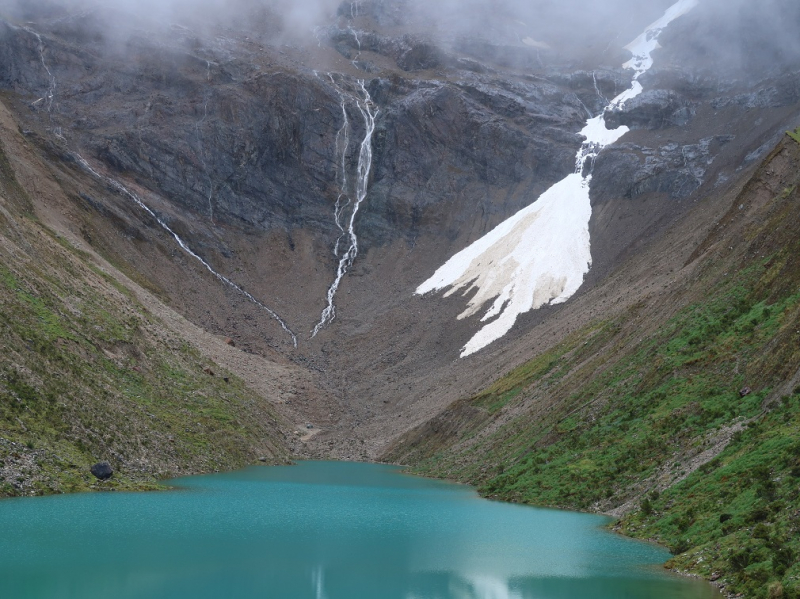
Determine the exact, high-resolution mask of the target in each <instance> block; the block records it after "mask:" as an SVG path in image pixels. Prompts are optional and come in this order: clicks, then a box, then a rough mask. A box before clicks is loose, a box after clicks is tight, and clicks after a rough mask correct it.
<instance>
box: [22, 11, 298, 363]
mask: <svg viewBox="0 0 800 599" xmlns="http://www.w3.org/2000/svg"><path fill="white" fill-rule="evenodd" d="M24 30H25V31H27V32H28V33H30V34H31V35H33V36H35V37H36V39H37V40H38V42H39V57H40V59H41V62H42V67H43V68H44V70H45V71H46V72H47V75H48V77H49V79H50V87H49V89H48V92H47V94H46V95H45V96H44V97H43V98H40V99H39V100H37V101H36V102H34V104H37V103H39V102H42V101H45V100H46V106H47V112H48V113H51V111H52V107H53V101H54V98H55V92H56V78H55V76H54V75H53V73H52V71H51V70H50V68H49V67H48V66H47V62H46V61H45V59H44V51H45V47H44V41H43V40H42V36H41V35H40V34H39V33H37V32H36V31H34V30H33V29H30V28H29V27H25V28H24ZM207 76H208V77H209V78H210V76H211V63H210V62H209V63H208V73H207ZM207 106H208V102H206V107H207ZM202 120H205V115H204V116H203V119H202ZM51 122H52V114H51ZM201 123H202V121H201ZM198 127H199V124H198ZM53 134H54V135H55V136H56V137H57V138H59V139H60V140H61V141H63V142H65V143H66V139H65V138H64V136H63V135H62V133H61V129H60V128H54V129H53ZM70 153H71V154H72V155H73V156H74V158H75V159H76V160H77V162H78V163H79V164H80V165H81V166H82V167H83V168H84V169H86V171H87V172H89V173H90V174H91V175H92V176H94V177H95V178H96V179H99V180H100V181H104V182H105V183H107V184H108V185H110V186H111V187H112V188H114V189H115V190H117V191H118V192H119V193H121V194H123V195H124V196H127V197H128V198H130V199H131V200H133V201H134V202H135V203H136V204H137V205H138V206H139V207H140V208H141V209H142V210H144V211H145V212H147V213H148V214H149V215H150V216H152V217H153V218H154V219H155V221H156V222H157V223H158V224H159V226H160V227H161V228H162V229H164V230H165V231H166V232H167V233H169V235H170V236H171V237H172V238H173V239H174V240H175V242H176V243H177V244H178V245H179V246H180V248H181V249H182V250H183V251H184V252H186V253H187V254H189V256H191V257H192V258H194V259H195V260H197V261H198V262H200V264H202V265H203V267H205V269H206V270H208V271H209V272H210V273H211V274H212V275H214V277H215V278H216V279H217V280H219V281H220V282H222V283H224V284H225V285H227V286H228V287H230V288H232V289H234V290H235V291H236V292H237V293H239V294H241V295H243V296H244V297H245V298H247V299H248V300H249V301H250V302H252V303H254V304H255V305H256V306H258V307H259V308H261V309H262V310H264V311H265V312H266V313H267V314H269V315H270V317H272V318H273V319H274V320H275V321H277V322H278V324H280V326H281V328H282V329H283V330H284V331H285V332H286V333H287V334H288V335H289V336H290V337H291V339H292V344H293V345H294V347H297V336H296V335H295V334H294V333H293V332H292V330H291V329H290V328H289V327H288V325H287V324H286V322H285V321H284V320H283V319H282V318H281V317H280V316H278V314H277V313H276V312H274V311H273V310H271V309H270V308H268V307H267V306H266V305H264V304H263V303H261V302H260V301H258V300H257V299H256V298H255V297H254V296H253V295H252V294H250V293H249V292H247V291H246V290H244V289H243V288H242V287H240V286H239V285H237V284H236V283H234V282H233V281H231V280H230V279H228V278H227V277H225V276H224V275H222V274H220V273H219V272H217V271H216V270H214V269H213V268H212V267H211V265H210V264H209V263H208V262H206V261H205V260H203V258H202V257H200V255H198V254H197V253H195V252H194V251H193V250H192V249H191V247H189V245H188V244H187V243H186V242H185V241H184V240H183V239H182V238H181V237H180V236H179V235H178V234H177V233H175V231H173V230H172V228H171V227H170V226H169V225H167V224H166V223H165V222H164V221H163V220H162V219H161V218H159V217H158V216H157V215H156V213H155V212H153V210H151V209H150V207H149V206H147V204H145V203H144V201H143V200H142V199H141V198H139V196H137V195H136V194H135V193H133V192H132V191H131V190H129V189H128V188H127V187H125V186H124V185H123V184H122V183H120V182H119V181H116V180H114V179H112V178H110V177H106V176H105V175H102V174H100V173H99V172H98V171H97V170H95V169H94V168H92V166H91V165H90V164H89V163H88V162H87V161H86V159H85V158H84V157H83V156H81V155H80V154H78V153H76V152H70Z"/></svg>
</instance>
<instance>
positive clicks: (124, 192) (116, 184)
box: [74, 154, 297, 347]
mask: <svg viewBox="0 0 800 599" xmlns="http://www.w3.org/2000/svg"><path fill="white" fill-rule="evenodd" d="M74 156H75V158H76V159H77V161H78V163H79V164H80V165H81V166H82V167H83V168H84V169H86V170H87V171H88V172H89V173H91V174H92V175H93V176H94V177H95V178H96V179H99V180H100V181H104V182H105V183H107V184H108V185H110V186H111V187H112V188H114V189H116V190H117V191H118V192H119V193H121V194H122V195H124V196H127V197H128V198H130V199H131V200H133V201H134V203H136V205H137V206H139V208H141V209H142V210H144V211H145V212H146V213H147V214H149V215H150V216H151V217H153V218H154V219H155V221H156V222H157V223H158V225H159V226H160V227H161V228H162V229H164V231H166V232H167V233H169V235H170V236H171V237H172V238H173V239H174V240H175V242H176V243H177V244H178V245H179V246H180V248H181V249H182V250H183V251H184V252H186V253H187V254H189V256H191V257H192V258H194V259H195V260H197V261H198V262H199V263H200V264H202V265H203V266H204V267H205V269H206V270H207V271H208V272H210V273H211V274H212V275H214V277H215V278H216V279H217V280H218V281H220V282H222V283H224V284H225V285H227V286H228V287H230V288H231V289H234V290H235V291H236V292H237V293H239V294H241V295H243V296H244V297H245V298H247V299H248V300H249V301H250V302H252V303H254V304H255V305H256V306H258V307H259V308H261V309H262V310H264V311H265V312H266V313H267V314H269V315H270V316H271V317H272V318H273V319H274V320H275V321H276V322H277V323H278V324H279V325H281V328H282V329H283V330H284V331H285V332H286V333H287V334H288V335H289V336H290V337H291V338H292V344H293V345H294V347H297V336H296V335H295V334H294V333H293V332H292V330H291V329H290V328H289V327H288V325H287V324H286V322H285V321H284V320H283V319H282V318H281V317H280V316H278V314H277V313H276V312H274V311H273V310H271V309H270V308H268V307H267V306H265V305H264V304H263V303H261V302H260V301H258V300H257V299H256V298H255V297H254V296H253V295H251V294H250V293H249V292H247V291H246V290H245V289H243V288H242V287H240V286H239V285H237V284H236V283H234V282H233V281H231V280H230V279H228V278H227V277H226V276H224V275H222V274H220V273H218V272H217V271H216V270H214V268H212V267H211V265H210V264H209V263H208V262H206V261H205V260H203V258H202V257H200V255H199V254H197V253H195V252H194V251H193V250H192V248H191V247H189V245H188V244H187V243H186V242H185V241H184V240H183V239H182V238H181V237H180V236H179V235H178V234H177V233H176V232H175V231H174V230H172V228H171V227H170V226H169V225H168V224H167V223H165V222H164V221H163V220H162V219H161V218H159V216H158V215H156V213H155V212H154V211H153V210H152V209H151V208H150V207H149V206H148V205H147V204H145V203H144V201H143V200H142V199H141V198H140V197H139V196H137V195H136V194H135V193H133V192H132V191H131V190H130V189H128V188H127V187H125V186H124V185H123V184H122V183H120V182H119V181H116V180H114V179H112V178H111V177H106V176H105V175H101V174H100V173H99V172H98V171H96V170H95V169H94V168H92V166H91V165H90V164H89V163H88V162H87V161H86V159H85V158H84V157H83V156H81V155H80V154H75V155H74Z"/></svg>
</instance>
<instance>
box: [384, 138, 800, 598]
mask: <svg viewBox="0 0 800 599" xmlns="http://www.w3.org/2000/svg"><path fill="white" fill-rule="evenodd" d="M798 185H800V146H798V145H797V144H795V143H794V142H792V141H790V140H789V139H788V138H786V140H785V141H784V142H783V143H782V144H781V145H780V146H779V147H778V148H777V149H776V151H775V152H773V154H772V155H771V156H770V157H769V158H768V159H767V161H766V162H765V163H764V165H762V167H761V168H760V170H759V171H758V172H757V173H756V175H755V176H754V177H753V179H752V180H751V181H750V182H749V183H748V184H747V185H745V186H744V188H743V190H742V191H741V193H740V195H739V197H737V198H736V199H735V201H734V202H733V204H732V207H731V209H730V212H728V214H726V215H725V216H724V217H723V218H722V219H721V220H720V222H719V224H718V226H717V227H716V228H715V229H714V230H713V231H712V232H711V233H710V235H709V237H708V238H707V239H706V241H705V242H704V243H703V244H702V245H701V246H700V247H698V248H697V250H696V251H695V254H694V258H695V260H693V262H694V264H692V265H691V274H690V275H687V277H686V279H685V281H684V282H683V283H682V284H680V285H675V288H674V289H670V290H667V291H665V292H664V294H663V295H664V296H663V297H662V298H658V299H657V300H656V301H650V302H647V301H641V302H639V303H637V304H635V305H632V306H630V307H629V308H628V309H627V310H626V311H624V312H623V313H622V314H620V315H618V316H616V317H614V318H610V319H607V320H599V321H597V322H594V323H592V324H591V325H589V326H587V327H585V328H584V329H583V330H581V331H579V332H577V333H574V334H572V335H571V336H569V337H568V338H566V339H564V340H563V341H562V342H561V343H559V344H558V345H556V346H555V347H553V348H552V349H551V350H549V351H548V352H546V353H544V354H542V355H539V356H537V357H535V358H534V359H533V360H531V361H530V362H528V363H526V364H523V365H521V366H520V367H518V368H516V369H514V370H512V371H511V372H508V373H507V374H505V375H504V376H502V377H501V378H500V379H498V380H497V381H496V382H494V383H493V384H492V385H491V386H490V387H488V388H487V389H486V390H485V391H483V392H482V393H480V394H478V395H477V396H475V397H469V398H464V399H463V400H461V401H459V402H456V403H455V404H454V405H452V406H450V408H448V410H447V411H446V412H445V413H443V414H442V415H440V416H439V417H437V418H435V419H434V420H433V421H431V422H429V423H427V424H425V425H423V426H422V427H420V428H419V429H417V430H415V431H412V432H411V433H409V434H407V435H406V436H405V437H404V438H402V439H401V440H400V442H399V443H398V444H397V445H396V446H395V447H394V448H393V450H392V451H391V452H390V454H388V455H387V458H388V459H390V460H394V461H399V462H403V463H407V464H412V465H413V470H414V471H416V472H420V473H424V474H429V475H436V476H444V477H449V478H456V479H460V480H465V481H468V482H471V483H473V484H476V485H478V486H479V488H480V491H481V492H482V493H483V494H485V495H489V496H493V497H497V498H501V499H504V500H510V501H518V502H524V503H530V504H535V505H546V506H557V507H566V508H572V509H581V510H593V511H612V510H618V513H625V514H627V515H626V516H625V517H624V518H623V519H622V520H621V521H620V522H619V523H618V526H619V527H620V528H621V529H622V530H623V531H625V532H626V533H627V534H631V535H634V536H639V537H643V538H654V539H658V540H659V541H660V542H662V543H664V544H666V545H667V546H668V547H670V549H671V550H672V551H673V552H674V553H675V554H677V557H676V558H675V559H674V560H673V562H672V564H671V565H673V566H674V567H675V568H679V569H684V570H689V571H692V572H695V573H698V574H701V575H704V576H707V577H709V578H712V577H713V578H715V579H720V580H721V582H723V583H724V584H726V585H727V586H728V588H729V589H731V590H736V591H744V592H746V593H748V595H750V596H754V597H761V596H767V595H766V593H767V592H768V589H769V588H770V585H773V587H772V589H773V591H772V592H773V593H777V592H778V589H779V587H780V588H781V589H782V591H781V592H782V593H783V595H775V596H784V597H794V596H800V582H798V577H800V566H798V562H797V559H798V557H800V529H799V528H798V526H799V525H800V523H799V522H798V514H800V502H799V501H798V484H800V461H798V460H800V374H799V373H800V193H798ZM745 207H747V209H745ZM745 213H747V214H749V216H748V217H745V216H743V214H745ZM687 268H689V265H687ZM665 304H668V305H669V306H671V307H672V308H671V309H669V310H665V309H664V305H665Z"/></svg>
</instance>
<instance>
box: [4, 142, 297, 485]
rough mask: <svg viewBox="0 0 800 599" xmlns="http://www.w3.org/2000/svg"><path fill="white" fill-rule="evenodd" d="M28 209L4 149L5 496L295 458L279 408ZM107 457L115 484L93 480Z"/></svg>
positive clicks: (153, 480)
mask: <svg viewBox="0 0 800 599" xmlns="http://www.w3.org/2000/svg"><path fill="white" fill-rule="evenodd" d="M26 200H27V196H25V194H24V191H23V190H22V188H21V187H20V186H19V184H18V183H17V181H16V180H15V179H14V174H13V170H11V166H10V164H9V163H8V160H6V157H5V154H3V152H2V151H1V150H0V209H1V210H0V497H2V496H8V495H29V494H44V493H52V492H70V491H79V490H87V489H91V488H102V489H149V488H156V487H157V486H158V482H157V481H158V480H160V479H163V478H166V477H172V476H177V475H181V474H189V473H196V472H209V471H214V470H223V469H226V470H227V469H234V468H238V467H241V466H244V465H246V464H250V463H253V462H255V461H257V460H258V459H259V458H262V457H265V458H268V459H269V460H270V461H272V462H284V461H285V460H286V457H287V453H286V449H285V446H284V444H283V440H282V436H281V433H280V431H279V427H278V422H277V416H276V414H275V412H274V410H273V408H272V406H271V405H270V404H269V402H268V401H267V400H265V399H264V398H261V397H254V396H253V394H252V393H251V392H250V391H249V390H248V389H247V388H246V387H245V386H244V384H243V383H242V382H241V381H240V380H239V379H237V378H236V377H235V376H233V375H232V374H231V373H228V372H225V371H224V370H223V369H221V368H220V367H219V366H217V365H215V364H213V363H212V362H210V361H209V360H207V359H206V358H204V357H203V356H202V355H200V354H199V353H198V351H197V350H195V349H194V348H193V347H190V346H189V345H187V344H186V343H185V342H184V341H182V340H181V339H180V338H178V337H177V336H176V335H175V334H173V333H171V332H170V331H169V330H167V329H166V328H165V327H164V326H163V323H161V322H160V321H159V320H158V319H157V318H156V317H155V316H153V315H152V314H151V313H150V312H148V310H147V309H146V308H145V307H144V306H143V305H141V304H140V303H139V302H138V301H137V300H136V298H135V296H134V294H133V293H132V292H131V291H130V290H129V289H127V288H126V287H125V286H124V285H123V284H122V283H120V282H119V281H117V280H116V279H114V278H113V277H112V276H111V275H109V274H107V273H105V272H103V271H102V270H100V268H99V267H98V266H97V265H96V264H94V263H93V258H92V257H91V256H89V255H88V254H86V253H84V252H81V251H79V250H77V249H76V248H74V247H73V246H72V245H71V244H70V243H69V242H68V241H67V240H66V239H64V238H63V237H61V236H58V235H55V234H54V233H52V232H51V231H49V230H48V229H46V228H45V227H43V226H42V225H41V224H40V223H38V222H37V221H35V220H34V219H32V218H30V217H29V215H28V208H29V205H28V204H27V202H26ZM212 373H213V374H212ZM98 461H108V462H110V463H111V465H112V467H113V468H114V470H115V475H114V477H113V478H112V480H111V481H108V482H103V483H100V482H98V481H97V480H95V478H94V477H93V476H92V475H91V474H90V472H89V467H90V466H91V465H92V464H93V463H95V462H98Z"/></svg>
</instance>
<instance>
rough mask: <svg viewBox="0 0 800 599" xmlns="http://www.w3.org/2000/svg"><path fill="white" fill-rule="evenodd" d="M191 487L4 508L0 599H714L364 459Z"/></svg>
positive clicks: (635, 561)
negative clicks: (56, 598)
mask: <svg viewBox="0 0 800 599" xmlns="http://www.w3.org/2000/svg"><path fill="white" fill-rule="evenodd" d="M180 482H181V484H182V485H183V486H184V487H185V490H184V491H178V492H173V493H159V494H107V495H81V496H71V497H50V498H37V499H26V500H19V501H18V500H13V501H4V502H0V530H2V534H1V535H0V596H2V597H14V598H20V599H24V598H29V597H30V598H40V597H47V598H50V597H75V598H80V599H95V598H97V599H100V598H102V599H106V598H108V597H114V598H115V599H126V598H140V597H141V598H145V597H146V598H147V599H161V598H164V599H167V598H169V599H180V598H182V597H187V598H188V597H191V598H192V599H204V598H208V599H212V598H215V599H216V598H223V597H224V598H226V599H239V598H242V599H245V598H246V599H252V598H255V597H259V598H261V597H263V598H274V599H306V598H308V599H412V598H413V599H438V598H441V599H461V598H463V599H583V598H585V597H592V598H593V599H623V598H631V599H633V598H635V599H667V598H668V599H706V598H708V597H711V596H712V591H711V589H710V587H707V586H706V585H702V584H699V583H696V582H693V581H684V580H680V579H676V578H672V577H668V576H666V575H664V574H663V573H662V572H660V571H659V570H658V569H654V568H652V569H648V568H646V567H643V565H646V564H657V563H659V562H663V561H664V560H665V559H667V557H668V555H667V554H666V552H664V551H662V550H660V549H658V548H656V547H653V546H651V545H647V544H643V543H636V542H630V541H626V540H624V539H622V538H620V537H618V536H615V535H612V534H609V533H606V532H604V531H602V530H601V529H600V528H599V525H600V524H602V523H603V519H602V518H599V517H596V516H590V515H585V514H572V513H567V512H559V511H547V510H534V509H531V508H525V507H520V506H513V505H506V504H500V503H495V502H489V501H485V500H481V499H479V498H478V497H477V496H476V494H475V492H474V491H473V490H472V489H470V488H469V487H464V486H459V485H451V484H446V483H442V482H438V481H429V480H424V479H417V478H412V477H408V476H404V475H399V474H397V472H396V471H395V470H394V469H391V468H386V467H380V466H372V465H364V464H331V463H321V462H317V463H314V462H312V463H304V464H302V465H300V466H297V467H292V468H253V469H249V470H246V471H243V472H238V473H233V474H226V475H216V476H209V477H196V478H190V479H185V480H183V481H180Z"/></svg>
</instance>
